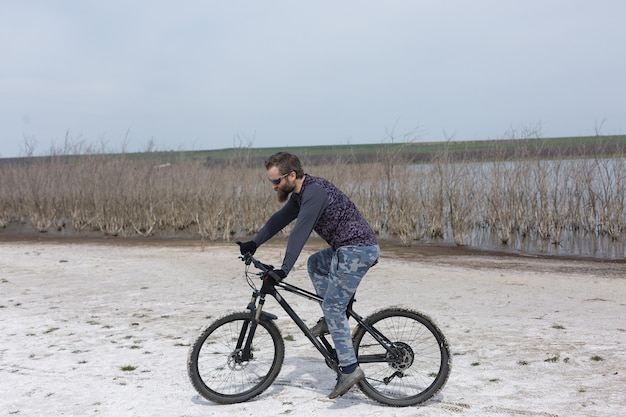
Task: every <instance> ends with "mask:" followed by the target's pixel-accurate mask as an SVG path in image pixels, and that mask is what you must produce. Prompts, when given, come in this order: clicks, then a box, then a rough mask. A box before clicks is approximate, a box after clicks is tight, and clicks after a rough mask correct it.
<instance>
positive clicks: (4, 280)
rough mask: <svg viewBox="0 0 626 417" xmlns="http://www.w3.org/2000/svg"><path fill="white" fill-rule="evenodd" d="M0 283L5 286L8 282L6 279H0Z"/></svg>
mask: <svg viewBox="0 0 626 417" xmlns="http://www.w3.org/2000/svg"><path fill="white" fill-rule="evenodd" d="M0 282H1V283H3V284H7V283H8V282H9V280H8V279H6V278H2V279H0Z"/></svg>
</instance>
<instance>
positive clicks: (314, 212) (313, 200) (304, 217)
mask: <svg viewBox="0 0 626 417" xmlns="http://www.w3.org/2000/svg"><path fill="white" fill-rule="evenodd" d="M326 207H328V194H327V193H326V191H325V190H324V189H323V188H322V187H320V186H319V185H317V184H311V185H309V187H308V188H307V190H306V193H305V194H303V196H302V201H301V203H300V212H299V213H298V217H297V219H296V225H295V226H294V228H293V230H292V231H291V233H290V235H289V241H288V243H287V249H286V250H285V258H284V259H283V265H282V267H281V269H282V270H283V271H285V272H286V273H289V271H291V268H293V266H294V264H295V263H296V260H298V256H300V252H302V248H304V244H305V243H306V241H307V240H308V238H309V236H310V235H311V232H312V231H313V228H314V227H315V224H316V223H317V221H318V219H319V218H320V216H321V215H322V213H323V212H324V210H325V209H326Z"/></svg>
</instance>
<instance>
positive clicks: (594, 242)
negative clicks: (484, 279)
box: [467, 228, 626, 259]
mask: <svg viewBox="0 0 626 417" xmlns="http://www.w3.org/2000/svg"><path fill="white" fill-rule="evenodd" d="M624 242H626V234H622V236H621V237H620V239H619V240H614V239H612V238H610V237H609V236H607V235H596V234H594V233H587V232H579V231H561V232H560V234H559V236H558V237H556V238H551V239H550V240H543V239H540V238H539V237H537V236H521V235H520V234H519V233H515V234H512V235H511V239H510V240H509V242H508V243H507V244H503V243H502V241H501V239H500V237H499V236H498V233H495V232H492V231H491V230H490V229H488V228H476V229H475V230H474V231H473V233H472V234H471V236H470V239H469V242H468V243H467V246H471V247H476V248H480V249H487V250H497V251H505V252H521V253H527V254H535V255H538V254H541V255H555V256H581V257H592V258H598V259H624V258H626V244H625V243H624Z"/></svg>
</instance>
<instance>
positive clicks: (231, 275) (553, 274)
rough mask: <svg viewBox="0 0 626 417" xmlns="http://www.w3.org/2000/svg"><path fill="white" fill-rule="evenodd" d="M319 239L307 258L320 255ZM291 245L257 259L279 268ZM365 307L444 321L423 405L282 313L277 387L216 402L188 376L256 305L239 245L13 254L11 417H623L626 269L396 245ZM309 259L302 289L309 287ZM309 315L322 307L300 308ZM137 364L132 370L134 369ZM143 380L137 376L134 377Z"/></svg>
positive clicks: (1, 381)
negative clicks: (317, 342) (440, 358)
mask: <svg viewBox="0 0 626 417" xmlns="http://www.w3.org/2000/svg"><path fill="white" fill-rule="evenodd" d="M316 245H317V243H315V242H314V243H313V244H312V245H311V246H308V247H307V250H309V251H311V250H314V249H315V248H316ZM281 249H282V247H281V246H280V245H270V246H267V247H263V248H261V250H260V251H259V257H260V258H262V259H266V260H267V261H268V262H274V263H277V262H279V260H280V257H281ZM383 249H384V250H383V258H382V260H381V263H380V265H378V266H376V267H375V268H374V269H373V270H372V271H371V272H370V273H369V274H368V276H367V277H366V280H365V281H364V282H363V284H362V285H361V287H360V289H359V293H358V297H357V299H358V303H357V310H358V311H359V312H360V313H361V314H365V315H366V314H369V313H370V312H372V311H375V310H376V309H378V308H381V307H383V306H388V305H403V306H409V307H413V308H416V309H418V310H420V311H422V312H424V313H426V314H428V315H430V316H432V317H433V318H434V319H435V320H436V321H437V323H438V324H439V326H440V327H441V328H442V330H443V332H444V333H445V334H446V336H447V337H448V339H449V343H450V346H451V350H452V352H453V356H454V358H453V368H452V374H451V377H450V380H449V382H448V384H447V385H446V387H445V388H444V390H443V391H442V393H441V395H440V396H438V397H437V398H435V399H434V400H433V401H431V402H429V403H428V404H427V405H426V406H423V407H410V408H401V409H395V408H388V407H384V406H380V405H378V404H376V403H374V402H372V401H370V400H369V399H367V398H366V397H365V396H364V395H363V394H362V393H360V392H359V391H358V390H357V389H354V390H352V391H350V392H349V393H348V394H347V395H346V396H344V397H342V398H341V399H339V400H337V401H330V400H328V399H327V398H326V395H327V394H328V392H329V391H330V389H332V385H333V383H334V377H333V375H332V374H331V373H330V371H329V370H328V369H327V368H326V367H325V365H324V364H323V363H322V361H321V359H320V357H319V355H318V354H317V352H316V351H315V350H314V349H313V348H312V347H311V346H309V344H308V341H307V340H306V339H305V338H304V337H303V336H302V335H301V334H299V333H298V332H299V330H298V329H297V328H295V326H294V325H292V324H291V323H290V322H289V320H288V318H287V317H286V316H285V315H284V313H282V312H281V311H279V310H278V307H277V306H276V305H275V304H274V303H273V302H272V301H269V302H268V308H269V309H270V310H271V311H272V312H274V313H275V314H278V315H279V321H278V323H277V324H278V325H279V327H280V328H281V330H282V332H283V336H286V335H292V336H293V339H294V340H293V341H286V360H285V365H284V366H283V370H282V371H281V374H280V375H279V377H278V379H277V381H276V383H275V385H274V386H273V387H271V388H270V389H269V390H268V391H267V392H266V393H264V394H263V395H261V396H260V397H258V399H256V400H254V401H251V402H248V403H243V404H236V405H232V406H217V405H214V404H211V403H208V402H206V401H205V400H203V399H201V398H200V397H198V395H197V394H196V393H195V391H194V390H193V388H192V387H191V384H190V383H189V382H188V380H187V376H186V369H185V361H186V354H187V350H188V347H189V342H190V341H191V340H192V339H193V338H194V337H195V336H196V334H197V331H198V329H199V328H200V327H201V326H203V325H207V324H209V323H210V322H211V321H212V320H214V319H215V318H216V317H218V316H221V315H223V314H225V313H227V312H230V311H238V310H242V309H243V307H244V305H245V303H246V302H247V300H248V297H249V291H250V290H249V288H248V287H247V286H246V284H245V283H244V281H243V279H242V277H241V273H242V265H241V262H240V261H239V260H238V259H237V256H236V255H237V253H236V248H235V247H234V245H233V244H232V243H230V244H223V243H219V244H217V243H216V244H201V243H199V242H170V243H168V244H163V243H158V244H157V243H155V242H154V241H152V242H151V243H145V242H144V243H141V242H134V243H133V244H130V243H129V242H124V241H119V240H110V241H99V242H93V241H91V242H84V241H83V242H73V241H62V242H59V241H24V240H21V241H20V240H13V241H1V242H0V331H1V332H2V334H3V335H5V337H4V340H3V343H2V344H1V347H0V390H1V391H2V393H3V394H2V397H0V410H2V411H0V415H5V414H3V413H6V415H28V416H38V415H64V416H87V415H100V416H102V415H106V416H119V415H123V416H148V415H149V416H205V415H216V416H220V415H232V414H235V415H253V414H254V415H259V414H260V415H296V416H303V415H317V414H319V413H327V414H329V415H332V416H348V415H350V416H352V415H357V414H358V415H381V416H382V415H385V416H387V415H394V416H442V415H446V416H447V415H459V416H479V415H480V416H561V417H566V416H567V417H569V416H590V415H593V416H614V415H617V414H618V413H619V412H620V411H622V409H623V406H624V401H623V394H622V391H623V387H624V386H626V367H625V365H624V364H625V363H626V352H625V351H624V346H625V345H626V301H625V300H626V281H624V280H623V276H624V272H623V271H624V270H625V268H624V263H623V262H620V261H615V262H606V261H605V262H603V261H596V260H582V259H578V260H574V259H563V258H560V259H542V258H537V257H522V256H514V255H498V254H495V255H494V254H492V253H478V252H476V251H471V250H463V249H462V248H461V249H454V248H443V249H433V248H423V247H411V248H405V249H402V248H393V249H394V250H391V249H392V248H383ZM304 260H305V257H304V256H302V257H301V258H300V260H299V261H298V263H297V265H296V270H295V271H294V272H293V273H292V274H290V276H289V278H288V279H290V280H292V282H293V283H295V284H296V285H302V286H305V287H306V286H309V285H310V284H309V283H308V278H307V277H306V271H305V270H304V268H303V266H304ZM290 301H291V302H292V305H293V306H294V307H295V308H296V309H297V310H298V311H299V312H301V313H302V315H303V316H304V317H307V318H310V322H311V323H313V322H314V321H315V320H316V319H317V317H319V314H320V313H319V307H318V306H317V305H313V304H311V303H308V302H306V301H299V300H290ZM125 367H129V368H125ZM130 368H134V369H132V370H123V369H130Z"/></svg>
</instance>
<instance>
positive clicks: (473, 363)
mask: <svg viewBox="0 0 626 417" xmlns="http://www.w3.org/2000/svg"><path fill="white" fill-rule="evenodd" d="M472 366H480V362H472Z"/></svg>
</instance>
